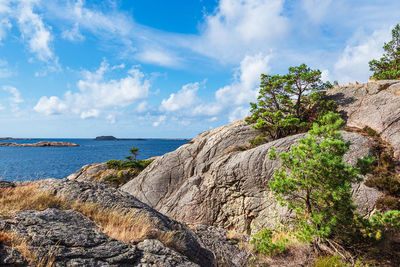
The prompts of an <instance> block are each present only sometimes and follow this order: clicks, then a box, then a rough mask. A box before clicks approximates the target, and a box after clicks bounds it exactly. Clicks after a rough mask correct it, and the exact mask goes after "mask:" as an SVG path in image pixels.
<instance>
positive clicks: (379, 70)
mask: <svg viewBox="0 0 400 267" xmlns="http://www.w3.org/2000/svg"><path fill="white" fill-rule="evenodd" d="M383 50H384V51H385V53H384V54H383V57H381V59H380V60H375V59H374V60H372V61H370V62H369V68H370V70H371V71H373V72H374V74H373V75H372V76H371V78H375V79H377V80H386V79H400V25H399V24H397V25H396V26H395V27H394V29H393V30H392V40H391V41H390V42H388V43H385V44H384V45H383Z"/></svg>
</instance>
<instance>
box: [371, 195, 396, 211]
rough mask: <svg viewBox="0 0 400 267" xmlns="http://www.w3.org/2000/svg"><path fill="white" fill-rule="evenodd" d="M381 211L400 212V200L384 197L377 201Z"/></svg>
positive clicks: (377, 206)
mask: <svg viewBox="0 0 400 267" xmlns="http://www.w3.org/2000/svg"><path fill="white" fill-rule="evenodd" d="M376 208H377V209H379V210H400V200H399V198H397V197H394V196H387V195H386V196H382V197H380V198H379V199H378V200H377V201H376Z"/></svg>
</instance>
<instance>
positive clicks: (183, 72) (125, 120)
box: [0, 0, 400, 138]
mask: <svg viewBox="0 0 400 267" xmlns="http://www.w3.org/2000/svg"><path fill="white" fill-rule="evenodd" d="M398 10H400V2H399V1H398V0H380V1H368V0H354V1H348V0H335V1H334V0H296V1H295V0H286V1H284V0H247V1H245V0H198V1H191V0H186V1H183V0H180V1H178V0H169V1H160V0H158V1H155V0H146V1H144V0H130V1H122V0H117V1H113V0H106V1H89V0H87V1H84V0H67V1H61V0H0V122H1V125H2V127H1V128H0V136H13V137H95V136H98V135H114V136H117V137H168V138H169V137H194V136H196V135H197V134H198V133H200V132H203V131H205V130H208V129H210V128H214V127H218V126H220V125H223V124H226V123H229V122H231V121H234V120H237V119H240V118H243V117H244V116H246V115H247V114H248V111H249V104H248V103H249V102H250V101H254V100H255V99H256V97H257V92H258V88H257V87H258V83H259V77H260V74H261V73H271V74H273V73H285V72H286V71H287V68H288V67H289V66H294V65H298V64H301V63H306V64H307V65H309V66H310V67H312V68H318V69H320V70H321V71H323V78H324V79H325V80H330V81H334V80H338V81H339V82H340V83H342V84H345V83H349V82H355V81H358V82H366V81H367V80H368V77H369V75H370V73H369V70H368V61H369V60H371V59H372V58H378V57H380V56H381V54H382V49H381V47H382V45H383V43H384V42H385V41H388V40H390V38H391V36H390V30H391V28H392V27H393V26H394V25H395V24H397V23H399V22H400V19H399V13H398Z"/></svg>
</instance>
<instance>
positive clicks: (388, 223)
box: [356, 210, 400, 242]
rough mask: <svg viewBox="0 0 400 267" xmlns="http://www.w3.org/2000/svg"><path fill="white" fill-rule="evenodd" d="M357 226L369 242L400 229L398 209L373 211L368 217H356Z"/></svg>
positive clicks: (378, 239)
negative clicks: (383, 211)
mask: <svg viewBox="0 0 400 267" xmlns="http://www.w3.org/2000/svg"><path fill="white" fill-rule="evenodd" d="M356 222H357V224H358V225H357V226H358V229H359V230H360V233H361V234H362V236H363V237H364V238H366V239H367V240H369V241H370V242H374V241H380V240H381V239H382V238H383V237H385V236H387V235H390V234H393V233H396V232H398V231H400V211H398V210H391V211H388V212H386V213H381V212H375V213H374V215H372V216H371V217H369V218H368V219H364V218H361V217H357V220H356Z"/></svg>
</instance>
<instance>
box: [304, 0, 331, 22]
mask: <svg viewBox="0 0 400 267" xmlns="http://www.w3.org/2000/svg"><path fill="white" fill-rule="evenodd" d="M331 3H332V0H303V1H302V7H303V9H304V10H305V11H306V12H307V14H308V16H309V18H310V19H311V21H312V22H315V23H318V22H320V21H321V20H322V19H323V18H324V17H325V16H326V13H327V12H328V10H329V6H330V5H331Z"/></svg>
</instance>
